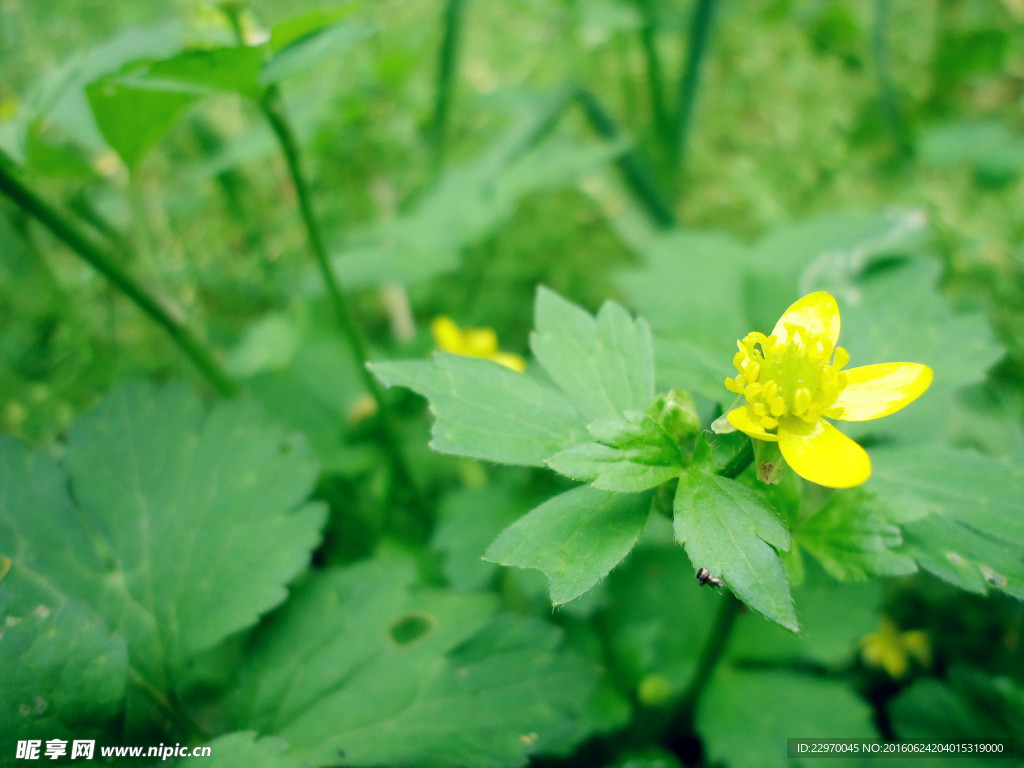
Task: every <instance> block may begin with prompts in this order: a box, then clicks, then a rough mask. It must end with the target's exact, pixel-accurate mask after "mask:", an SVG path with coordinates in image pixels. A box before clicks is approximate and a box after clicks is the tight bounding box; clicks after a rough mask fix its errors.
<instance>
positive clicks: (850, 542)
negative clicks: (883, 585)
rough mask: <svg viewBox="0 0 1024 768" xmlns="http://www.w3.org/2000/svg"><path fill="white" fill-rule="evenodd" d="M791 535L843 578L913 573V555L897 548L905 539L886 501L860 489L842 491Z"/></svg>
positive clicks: (830, 570)
mask: <svg viewBox="0 0 1024 768" xmlns="http://www.w3.org/2000/svg"><path fill="white" fill-rule="evenodd" d="M793 538H794V539H795V540H796V542H797V544H799V545H800V546H802V547H803V548H804V549H806V550H807V551H808V552H810V553H811V554H812V555H814V557H816V558H817V559H818V562H820V563H821V564H822V566H824V568H825V570H826V571H828V573H829V574H830V575H832V576H833V577H835V578H837V579H839V580H840V581H863V580H865V579H867V577H868V576H869V575H876V576H901V575H904V574H907V573H913V572H914V571H916V570H917V565H916V564H915V562H914V559H913V558H912V557H909V556H908V555H906V554H905V553H902V552H897V551H896V550H897V549H898V548H899V547H900V545H902V544H903V537H902V535H901V533H900V529H899V527H897V526H896V525H893V524H892V523H891V522H890V521H889V519H888V517H887V515H886V510H885V508H884V506H882V505H881V504H879V502H878V501H877V500H876V499H875V498H874V497H873V496H872V495H871V494H868V493H865V492H863V491H861V490H853V491H846V492H839V493H836V494H834V495H833V496H832V498H831V499H829V500H828V502H827V503H826V504H825V506H824V507H822V508H821V509H819V510H818V511H817V512H815V513H814V514H813V515H811V516H810V517H809V518H807V519H806V520H803V521H802V522H801V523H800V524H799V525H798V526H797V527H796V529H795V530H794V531H793Z"/></svg>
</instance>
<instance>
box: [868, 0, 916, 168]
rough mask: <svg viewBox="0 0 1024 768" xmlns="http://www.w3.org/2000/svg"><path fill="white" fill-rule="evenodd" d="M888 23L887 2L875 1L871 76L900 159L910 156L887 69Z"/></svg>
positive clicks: (897, 103)
mask: <svg viewBox="0 0 1024 768" xmlns="http://www.w3.org/2000/svg"><path fill="white" fill-rule="evenodd" d="M888 20H889V0H875V19H874V25H873V28H872V33H871V50H872V54H873V56H874V59H875V77H876V78H877V79H878V99H879V102H880V103H881V107H882V117H883V119H884V120H885V127H886V129H887V130H888V131H889V139H890V140H891V141H892V144H893V148H894V149H895V150H896V154H897V155H898V156H899V157H900V158H906V157H907V156H909V155H910V146H909V142H908V141H907V131H906V126H905V124H904V122H903V116H902V114H900V105H899V100H898V99H897V96H896V88H895V86H894V85H893V81H892V72H891V71H890V70H889V41H888V38H887V36H886V30H887V27H888Z"/></svg>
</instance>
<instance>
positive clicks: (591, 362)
mask: <svg viewBox="0 0 1024 768" xmlns="http://www.w3.org/2000/svg"><path fill="white" fill-rule="evenodd" d="M534 327H535V328H536V331H534V333H532V334H530V349H532V350H533V354H534V356H536V358H537V360H538V361H539V362H540V364H541V365H543V366H544V370H545V371H547V373H548V375H549V376H550V377H551V379H552V380H553V381H554V382H555V383H556V384H558V386H559V387H561V388H562V390H563V391H564V392H565V394H566V396H567V397H568V398H569V399H570V400H572V402H574V403H575V404H576V406H577V407H578V408H579V410H580V412H581V413H582V414H583V415H584V416H585V417H586V418H587V419H588V420H589V421H596V420H598V419H609V418H618V417H620V416H621V415H622V413H623V412H624V411H628V410H637V411H646V410H647V408H648V407H649V406H650V404H651V400H653V399H654V353H653V351H652V347H651V332H650V329H649V328H648V327H647V323H646V322H645V321H644V320H642V319H638V320H633V319H632V318H630V316H629V314H628V313H627V312H626V310H624V309H623V308H622V307H620V306H619V305H618V304H615V303H614V302H605V304H604V306H602V307H601V310H600V311H599V312H598V314H597V317H596V318H595V317H592V316H591V315H590V314H589V313H587V312H586V311H584V310H583V309H581V308H580V307H577V306H576V305H575V304H573V303H571V302H569V301H566V300H565V299H563V298H562V297H561V296H559V295H558V294H557V293H555V292H554V291H551V290H548V289H547V288H545V287H543V286H541V287H539V288H538V289H537V301H536V303H535V305H534ZM549 455H550V454H549Z"/></svg>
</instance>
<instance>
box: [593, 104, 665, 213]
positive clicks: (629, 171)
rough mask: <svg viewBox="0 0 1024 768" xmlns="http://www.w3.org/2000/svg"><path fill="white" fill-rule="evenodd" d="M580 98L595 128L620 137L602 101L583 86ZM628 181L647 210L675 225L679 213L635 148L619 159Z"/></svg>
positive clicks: (603, 134) (621, 171)
mask: <svg viewBox="0 0 1024 768" xmlns="http://www.w3.org/2000/svg"><path fill="white" fill-rule="evenodd" d="M576 99H577V101H578V102H579V105H580V107H581V108H582V109H583V113H584V115H586V118H587V121H588V122H589V123H590V125H591V127H592V128H593V129H594V130H595V131H596V132H597V133H598V134H599V135H600V136H602V137H603V138H605V139H608V140H609V141H614V140H615V139H618V138H619V137H620V135H621V134H620V133H619V129H618V127H617V126H616V125H615V121H614V120H612V118H611V116H610V115H609V114H608V113H607V112H605V111H604V108H603V107H602V106H601V103H600V102H599V101H598V100H597V99H596V98H595V97H594V95H593V94H592V93H590V91H587V90H584V89H582V88H580V89H579V90H577V92H576ZM615 164H616V165H617V166H618V168H619V172H620V173H621V174H622V177H623V179H624V180H625V182H626V184H627V185H628V186H629V187H630V189H632V190H633V193H634V194H635V195H636V197H637V200H639V201H640V203H641V204H642V205H643V206H644V208H646V209H647V213H648V214H649V215H650V217H651V218H652V219H654V221H655V222H657V223H658V224H659V225H660V226H662V227H665V228H669V227H672V226H673V225H674V224H675V220H676V217H675V214H674V213H673V212H672V207H671V206H670V205H669V204H668V203H667V202H666V200H665V198H664V196H663V195H662V193H661V190H660V189H659V188H658V184H657V182H656V181H655V180H654V177H653V176H652V175H651V172H650V170H648V168H647V165H646V164H645V163H644V162H643V161H642V160H641V158H640V155H639V154H638V153H637V150H636V148H635V147H632V148H630V149H629V150H628V151H626V152H624V153H623V154H622V155H620V156H619V159H618V160H616V161H615Z"/></svg>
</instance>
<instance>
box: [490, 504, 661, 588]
mask: <svg viewBox="0 0 1024 768" xmlns="http://www.w3.org/2000/svg"><path fill="white" fill-rule="evenodd" d="M649 511H650V496H649V495H648V494H620V493H608V492H606V491H599V490H597V489H595V488H591V487H589V486H583V487H581V488H574V489H573V490H571V491H566V492H565V493H562V494H559V495H558V496H555V497H554V498H553V499H550V500H549V501H546V502H544V503H543V504H541V505H540V506H539V507H537V508H536V509H534V510H533V511H532V512H530V513H528V514H526V515H524V516H523V517H522V518H520V519H519V520H517V521H516V522H515V523H513V524H512V525H510V526H509V527H508V528H506V529H505V530H504V531H503V532H502V534H501V535H500V536H499V537H498V538H497V539H496V540H495V542H494V543H493V544H491V546H490V548H489V549H488V550H487V554H486V555H485V557H486V559H488V560H490V561H491V562H492V563H499V564H501V565H514V566H517V567H519V568H536V569H538V570H541V571H543V572H544V573H545V574H546V575H547V577H548V582H549V584H550V587H551V602H552V604H554V605H561V604H562V603H567V602H569V601H570V600H573V599H575V598H577V597H579V596H580V595H582V594H583V593H585V592H587V591H588V590H590V589H591V588H592V587H593V586H594V585H595V584H597V583H598V582H599V581H600V580H601V579H603V578H604V577H605V576H607V575H608V572H609V571H611V569H612V568H614V567H615V566H616V565H618V564H619V563H620V562H621V561H622V559H623V558H624V557H625V556H626V555H628V554H629V552H630V550H632V549H633V546H634V545H635V544H636V542H637V539H639V538H640V532H641V531H642V530H643V527H644V523H645V522H646V521H647V513H648V512H649Z"/></svg>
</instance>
